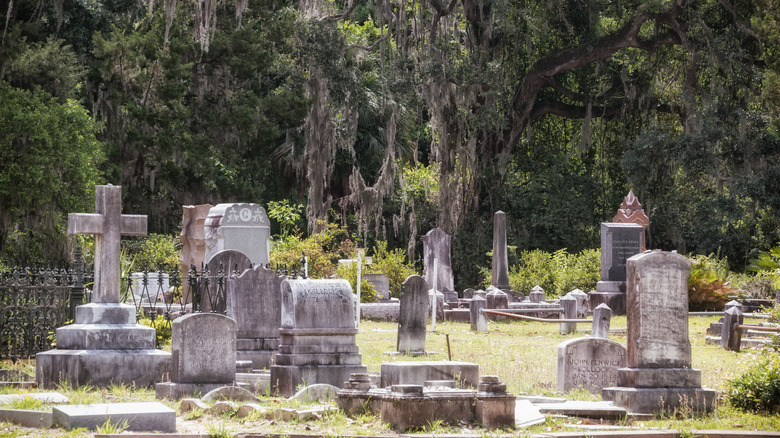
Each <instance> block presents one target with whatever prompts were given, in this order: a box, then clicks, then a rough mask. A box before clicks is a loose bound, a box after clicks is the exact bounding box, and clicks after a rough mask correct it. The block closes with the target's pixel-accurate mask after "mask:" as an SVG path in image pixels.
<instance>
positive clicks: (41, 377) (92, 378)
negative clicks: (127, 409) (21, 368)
mask: <svg viewBox="0 0 780 438" xmlns="http://www.w3.org/2000/svg"><path fill="white" fill-rule="evenodd" d="M35 358H36V365H35V380H36V381H37V382H38V387H40V388H53V387H55V386H57V384H59V383H60V381H67V382H68V383H69V384H70V385H71V386H74V387H76V386H83V385H93V386H101V387H105V386H110V385H111V384H112V383H123V384H125V385H134V386H149V385H151V384H153V383H156V382H160V381H162V380H165V379H167V378H168V374H169V368H170V364H171V354H170V353H167V352H164V351H162V350H153V349H148V350H49V351H45V352H43V353H38V354H37V355H36V357H35Z"/></svg>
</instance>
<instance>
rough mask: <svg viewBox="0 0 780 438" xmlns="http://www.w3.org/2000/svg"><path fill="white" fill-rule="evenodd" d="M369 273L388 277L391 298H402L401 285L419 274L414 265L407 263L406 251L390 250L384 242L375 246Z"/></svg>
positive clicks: (380, 241) (379, 242)
mask: <svg viewBox="0 0 780 438" xmlns="http://www.w3.org/2000/svg"><path fill="white" fill-rule="evenodd" d="M368 271H369V272H378V273H382V274H385V275H387V278H388V280H389V282H390V296H392V297H396V298H398V297H400V296H401V284H402V283H403V282H404V281H406V278H407V277H409V276H410V275H416V274H417V272H418V271H417V269H416V267H415V266H414V264H412V263H409V262H408V261H407V258H406V251H404V250H403V249H400V248H396V249H393V250H388V249H387V242H385V241H382V240H379V241H377V242H376V245H375V246H374V253H373V256H372V261H371V265H370V266H369V267H368Z"/></svg>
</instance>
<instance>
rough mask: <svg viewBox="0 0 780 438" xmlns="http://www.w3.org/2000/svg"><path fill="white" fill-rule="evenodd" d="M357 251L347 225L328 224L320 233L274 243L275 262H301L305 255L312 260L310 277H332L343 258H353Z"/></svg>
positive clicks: (291, 263)
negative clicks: (302, 256)
mask: <svg viewBox="0 0 780 438" xmlns="http://www.w3.org/2000/svg"><path fill="white" fill-rule="evenodd" d="M354 252H355V243H354V242H353V241H352V240H351V239H350V237H349V233H348V232H347V229H346V227H339V226H338V225H336V224H327V225H326V226H325V227H324V228H323V230H322V231H321V232H319V233H314V234H312V235H310V236H309V237H306V238H302V237H301V236H298V235H291V236H288V237H287V238H286V239H283V240H279V241H276V242H274V243H273V245H272V246H271V265H272V266H287V267H288V268H290V269H291V268H292V267H293V266H298V265H299V264H300V260H301V255H302V254H305V255H306V257H308V260H309V277H310V278H330V277H331V276H332V275H333V274H335V273H336V264H337V263H338V261H339V259H343V258H349V257H351V256H352V254H353V253H354Z"/></svg>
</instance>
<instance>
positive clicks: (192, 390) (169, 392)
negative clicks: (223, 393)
mask: <svg viewBox="0 0 780 438" xmlns="http://www.w3.org/2000/svg"><path fill="white" fill-rule="evenodd" d="M233 384H234V382H227V383H225V382H222V383H176V382H163V383H158V384H156V385H154V390H155V397H157V398H158V399H166V398H167V399H171V400H179V399H182V398H190V397H195V398H200V397H202V396H204V395H206V394H207V393H209V392H210V391H212V390H214V389H217V388H222V387H223V386H231V385H233ZM238 386H241V385H238Z"/></svg>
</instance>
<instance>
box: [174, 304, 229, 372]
mask: <svg viewBox="0 0 780 438" xmlns="http://www.w3.org/2000/svg"><path fill="white" fill-rule="evenodd" d="M171 346H172V350H173V355H172V362H171V381H172V382H175V383H226V384H229V383H231V382H233V381H234V380H235V378H236V322H235V321H234V320H233V319H232V318H229V317H227V316H225V315H220V314H218V313H190V314H188V315H184V316H182V317H181V318H177V319H176V320H174V321H173V323H172V324H171Z"/></svg>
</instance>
